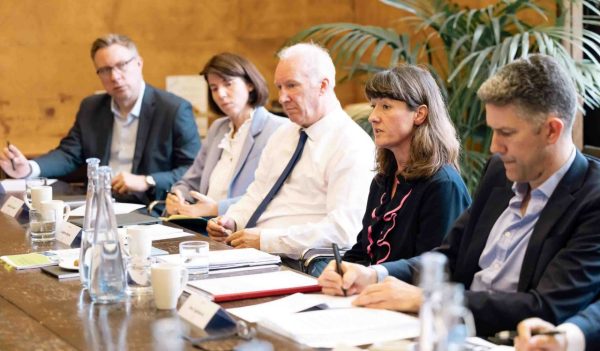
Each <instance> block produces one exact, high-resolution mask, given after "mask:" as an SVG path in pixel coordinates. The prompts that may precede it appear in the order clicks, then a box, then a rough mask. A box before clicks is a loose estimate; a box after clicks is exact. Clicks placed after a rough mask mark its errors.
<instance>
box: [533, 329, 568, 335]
mask: <svg viewBox="0 0 600 351" xmlns="http://www.w3.org/2000/svg"><path fill="white" fill-rule="evenodd" d="M564 333H565V331H564V330H557V329H551V330H533V331H532V332H531V336H535V335H548V336H554V335H561V334H564Z"/></svg>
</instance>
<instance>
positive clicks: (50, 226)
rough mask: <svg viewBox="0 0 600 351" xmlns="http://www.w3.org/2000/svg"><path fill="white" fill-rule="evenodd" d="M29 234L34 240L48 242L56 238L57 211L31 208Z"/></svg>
mask: <svg viewBox="0 0 600 351" xmlns="http://www.w3.org/2000/svg"><path fill="white" fill-rule="evenodd" d="M29 234H30V235H31V241H32V242H47V241H52V240H54V239H55V238H56V213H55V212H54V211H46V212H42V211H38V210H35V209H31V210H29Z"/></svg>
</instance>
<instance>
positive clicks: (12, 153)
mask: <svg viewBox="0 0 600 351" xmlns="http://www.w3.org/2000/svg"><path fill="white" fill-rule="evenodd" d="M0 167H2V170H4V172H5V173H6V174H7V175H9V176H10V177H12V178H25V177H27V176H28V175H29V174H30V173H31V166H29V162H28V161H27V158H26V157H25V156H24V155H23V154H22V153H21V151H19V149H18V148H17V147H16V146H14V145H12V144H10V143H8V142H7V145H6V147H5V148H4V150H2V153H0Z"/></svg>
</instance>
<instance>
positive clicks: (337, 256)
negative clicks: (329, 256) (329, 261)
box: [331, 243, 347, 296]
mask: <svg viewBox="0 0 600 351" xmlns="http://www.w3.org/2000/svg"><path fill="white" fill-rule="evenodd" d="M331 248H332V249H333V257H335V270H336V271H337V274H339V275H340V277H343V276H344V273H343V272H342V257H341V256H340V249H339V248H338V246H337V244H336V243H332V244H331ZM342 284H343V283H342ZM342 292H343V293H344V296H347V293H346V289H344V288H342Z"/></svg>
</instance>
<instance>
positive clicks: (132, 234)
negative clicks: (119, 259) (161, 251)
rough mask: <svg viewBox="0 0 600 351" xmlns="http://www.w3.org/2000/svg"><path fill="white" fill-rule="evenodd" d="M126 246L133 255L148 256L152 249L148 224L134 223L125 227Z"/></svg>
mask: <svg viewBox="0 0 600 351" xmlns="http://www.w3.org/2000/svg"><path fill="white" fill-rule="evenodd" d="M127 246H128V247H129V255H131V256H133V257H142V258H147V257H150V253H151V251H152V233H151V232H150V230H149V229H148V226H144V225H134V226H131V227H128V228H127Z"/></svg>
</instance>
